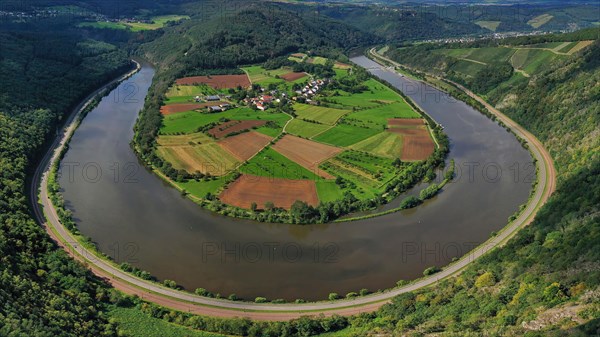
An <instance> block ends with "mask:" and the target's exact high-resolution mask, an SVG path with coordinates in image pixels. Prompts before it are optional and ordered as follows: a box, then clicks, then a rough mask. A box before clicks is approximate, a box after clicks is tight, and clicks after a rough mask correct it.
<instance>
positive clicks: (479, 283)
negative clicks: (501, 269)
mask: <svg viewBox="0 0 600 337" xmlns="http://www.w3.org/2000/svg"><path fill="white" fill-rule="evenodd" d="M495 283H496V278H495V277H494V274H492V273H491V272H489V271H488V272H485V273H483V274H481V275H479V277H477V279H476V280H475V286H476V287H477V288H484V287H490V286H493V285H494V284H495Z"/></svg>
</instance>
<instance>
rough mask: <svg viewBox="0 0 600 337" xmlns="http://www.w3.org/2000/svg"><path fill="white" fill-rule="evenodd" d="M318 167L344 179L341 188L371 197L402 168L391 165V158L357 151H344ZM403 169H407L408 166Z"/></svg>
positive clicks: (357, 194)
mask: <svg viewBox="0 0 600 337" xmlns="http://www.w3.org/2000/svg"><path fill="white" fill-rule="evenodd" d="M320 167H321V168H322V169H323V170H325V171H327V172H329V173H331V174H333V175H334V176H336V177H342V179H344V180H345V181H346V183H345V185H344V187H343V190H346V191H349V192H351V193H352V194H354V195H355V196H356V197H357V198H373V197H374V196H375V195H376V194H378V193H381V192H383V191H384V187H385V183H386V182H388V181H389V180H391V179H392V178H394V177H395V176H397V175H398V174H399V173H400V170H402V169H397V168H396V167H394V166H393V165H392V159H388V158H383V157H379V156H375V155H372V154H367V153H363V152H357V151H344V152H342V153H340V154H339V155H337V156H336V157H335V158H332V159H330V160H328V161H326V162H325V163H323V164H321V166H320ZM404 169H408V166H406V167H404Z"/></svg>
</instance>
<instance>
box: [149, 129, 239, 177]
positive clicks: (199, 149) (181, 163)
mask: <svg viewBox="0 0 600 337" xmlns="http://www.w3.org/2000/svg"><path fill="white" fill-rule="evenodd" d="M181 137H187V136H181ZM159 143H160V142H159ZM157 153H158V155H159V156H160V157H161V158H163V159H164V160H166V161H168V162H169V163H171V165H173V168H174V169H176V170H185V171H186V172H188V173H194V172H201V173H203V174H210V175H213V176H222V175H224V174H226V173H228V172H229V171H231V170H232V169H233V168H235V167H236V166H237V165H238V164H239V160H238V159H237V158H235V157H234V156H233V155H232V154H231V153H229V152H227V151H226V150H225V149H223V148H222V147H221V146H219V144H217V143H215V142H214V141H212V142H211V141H206V142H199V143H196V144H193V143H191V142H190V143H188V144H181V145H159V146H158V148H157Z"/></svg>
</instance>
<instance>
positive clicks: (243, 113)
mask: <svg viewBox="0 0 600 337" xmlns="http://www.w3.org/2000/svg"><path fill="white" fill-rule="evenodd" d="M221 118H227V119H231V120H249V119H258V120H267V121H273V122H275V123H276V124H277V125H278V126H279V127H280V128H283V125H284V124H285V123H286V122H287V121H288V120H289V119H290V116H288V115H286V114H283V113H270V112H268V111H267V112H265V111H254V110H252V109H249V108H243V107H242V108H235V109H231V110H227V111H225V112H219V113H212V114H209V113H201V112H196V111H189V112H180V113H176V114H172V115H167V116H164V119H163V126H162V128H161V129H160V133H161V134H178V133H192V132H196V130H198V128H199V127H202V126H204V125H207V124H210V123H213V122H218V121H219V120H220V119H221ZM264 129H265V128H264V127H263V128H260V129H259V131H261V130H262V131H265V130H264ZM274 132H275V131H273V133H274ZM263 133H265V134H266V132H263ZM277 134H278V132H277Z"/></svg>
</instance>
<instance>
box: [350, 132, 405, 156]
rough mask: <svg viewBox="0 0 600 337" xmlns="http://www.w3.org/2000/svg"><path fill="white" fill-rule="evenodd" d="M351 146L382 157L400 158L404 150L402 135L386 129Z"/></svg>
mask: <svg viewBox="0 0 600 337" xmlns="http://www.w3.org/2000/svg"><path fill="white" fill-rule="evenodd" d="M350 148H351V149H354V150H357V151H364V152H369V153H372V154H375V155H378V156H382V157H387V158H399V157H400V152H401V150H402V137H401V136H400V135H399V134H397V133H393V132H385V131H384V132H381V133H378V134H376V135H375V136H373V137H370V138H367V139H365V140H363V141H362V142H358V143H356V144H354V145H352V146H350Z"/></svg>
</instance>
